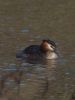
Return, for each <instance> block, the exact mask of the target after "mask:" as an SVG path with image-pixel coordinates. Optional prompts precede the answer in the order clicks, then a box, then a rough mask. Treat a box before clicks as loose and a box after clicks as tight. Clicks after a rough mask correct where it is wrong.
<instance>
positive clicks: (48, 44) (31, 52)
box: [16, 40, 58, 59]
mask: <svg viewBox="0 0 75 100" xmlns="http://www.w3.org/2000/svg"><path fill="white" fill-rule="evenodd" d="M16 57H17V58H28V59H33V58H34V59H35V58H38V59H40V58H45V59H56V58H57V57H58V56H57V54H56V44H55V42H54V41H52V40H43V41H42V43H41V44H40V45H31V46H28V47H26V48H25V49H23V50H22V51H21V52H19V53H17V55H16Z"/></svg>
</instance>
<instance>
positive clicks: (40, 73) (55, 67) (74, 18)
mask: <svg viewBox="0 0 75 100" xmlns="http://www.w3.org/2000/svg"><path fill="white" fill-rule="evenodd" d="M45 38H50V39H53V40H55V41H56V43H57V47H58V49H59V53H60V55H61V56H62V58H61V59H58V60H55V61H54V60H48V61H43V62H40V63H38V64H36V63H35V64H29V63H26V62H24V61H18V60H16V57H15V55H16V52H17V50H19V49H21V48H24V47H26V46H28V45H30V44H40V42H41V40H42V39H45ZM0 100H75V1H74V0H0Z"/></svg>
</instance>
